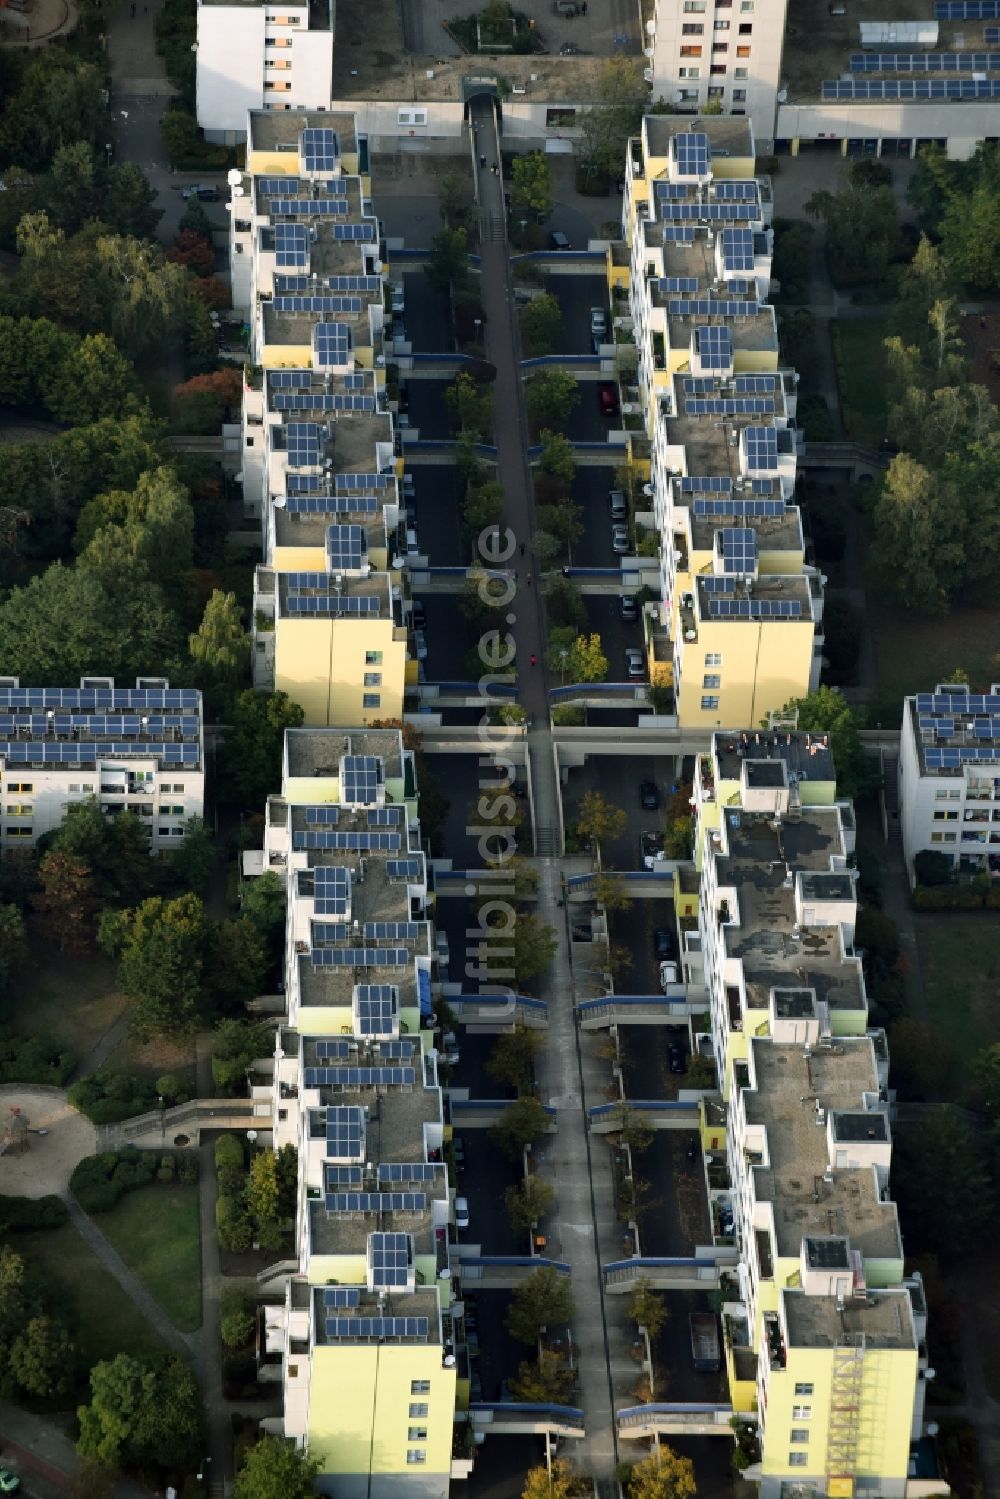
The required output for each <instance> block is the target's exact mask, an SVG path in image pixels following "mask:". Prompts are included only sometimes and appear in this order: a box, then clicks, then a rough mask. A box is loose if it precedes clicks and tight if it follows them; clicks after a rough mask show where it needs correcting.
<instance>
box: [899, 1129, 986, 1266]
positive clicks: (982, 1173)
mask: <svg viewBox="0 0 1000 1499" xmlns="http://www.w3.org/2000/svg"><path fill="white" fill-rule="evenodd" d="M894 1164H895V1163H894ZM900 1167H901V1169H899V1170H898V1171H894V1172H893V1184H894V1186H896V1187H897V1193H896V1195H897V1198H898V1201H899V1211H900V1217H901V1219H902V1220H903V1221H904V1222H906V1223H909V1225H910V1230H909V1231H910V1234H911V1235H912V1236H915V1237H916V1241H917V1242H916V1252H918V1253H919V1252H921V1251H930V1252H931V1253H934V1254H938V1255H940V1257H941V1259H942V1260H947V1261H951V1260H957V1259H960V1258H961V1256H962V1255H963V1254H964V1253H965V1252H966V1249H967V1246H968V1245H969V1244H971V1243H974V1242H975V1241H976V1240H977V1238H978V1237H979V1235H980V1234H981V1233H982V1232H983V1231H984V1229H985V1227H986V1225H987V1224H988V1223H989V1222H990V1220H991V1218H992V1215H993V1212H994V1187H993V1182H992V1179H991V1173H990V1170H989V1165H988V1162H987V1160H986V1154H985V1150H984V1148H983V1142H982V1141H981V1139H980V1138H979V1137H978V1136H976V1135H975V1134H974V1133H973V1132H972V1130H971V1129H970V1128H969V1126H968V1124H966V1122H965V1120H964V1119H962V1118H961V1116H960V1115H958V1114H956V1113H955V1112H954V1110H952V1109H949V1108H939V1109H934V1110H932V1112H931V1113H929V1114H928V1116H927V1118H926V1119H924V1120H922V1121H921V1123H920V1124H919V1125H918V1126H917V1127H916V1129H914V1130H912V1131H907V1132H906V1133H905V1134H904V1135H902V1136H901V1140H900Z"/></svg>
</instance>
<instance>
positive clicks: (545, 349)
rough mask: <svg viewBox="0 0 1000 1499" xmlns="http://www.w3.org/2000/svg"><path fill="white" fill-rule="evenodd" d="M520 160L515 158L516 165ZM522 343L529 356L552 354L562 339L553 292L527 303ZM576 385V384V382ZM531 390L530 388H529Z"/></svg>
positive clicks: (523, 310)
mask: <svg viewBox="0 0 1000 1499" xmlns="http://www.w3.org/2000/svg"><path fill="white" fill-rule="evenodd" d="M519 159H520V158H518V157H515V164H516V162H517V161H518V160H519ZM518 321H519V323H520V325H521V342H522V343H523V344H524V352H525V353H526V354H527V355H529V356H535V357H538V356H541V355H543V354H551V353H553V351H554V350H555V349H556V348H558V346H559V343H560V340H561V338H562V328H563V316H562V311H561V309H560V307H559V303H558V302H557V300H556V298H555V297H554V296H553V295H552V293H551V292H547V291H546V292H542V293H541V294H540V295H539V296H537V297H532V298H531V300H530V302H525V304H524V306H523V307H522V308H521V310H520V312H519V314H518ZM574 383H575V382H574ZM529 389H530V386H529Z"/></svg>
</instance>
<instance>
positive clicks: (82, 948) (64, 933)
mask: <svg viewBox="0 0 1000 1499" xmlns="http://www.w3.org/2000/svg"><path fill="white" fill-rule="evenodd" d="M38 879H39V883H40V886H41V888H40V889H39V890H38V891H36V893H35V895H34V896H33V897H32V905H33V906H34V908H35V910H36V911H38V912H39V913H40V914H41V915H42V916H43V917H44V919H45V925H46V929H47V930H48V931H49V932H50V933H51V934H52V938H53V939H54V941H55V942H56V944H57V945H58V948H59V951H60V952H68V953H72V954H73V956H74V957H79V956H81V955H82V954H83V953H86V952H89V951H90V949H91V947H92V946H93V943H94V918H95V915H96V912H97V896H96V892H95V889H94V876H93V874H92V873H91V871H90V868H89V866H88V865H87V864H85V863H84V861H83V860H82V859H74V858H73V856H72V854H68V853H63V852H62V851H61V850H59V849H53V850H52V852H51V853H47V854H46V855H45V857H44V858H43V859H42V860H41V862H40V864H39V866H38Z"/></svg>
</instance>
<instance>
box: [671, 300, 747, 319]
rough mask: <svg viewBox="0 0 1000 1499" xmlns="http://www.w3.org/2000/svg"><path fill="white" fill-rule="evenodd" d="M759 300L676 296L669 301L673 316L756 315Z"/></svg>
mask: <svg viewBox="0 0 1000 1499" xmlns="http://www.w3.org/2000/svg"><path fill="white" fill-rule="evenodd" d="M758 308H759V304H758V303H757V302H738V301H736V300H731V299H729V298H719V297H675V298H672V299H671V300H670V301H669V302H668V303H667V311H668V313H669V314H670V315H671V317H754V316H755V314H756V313H757V311H758Z"/></svg>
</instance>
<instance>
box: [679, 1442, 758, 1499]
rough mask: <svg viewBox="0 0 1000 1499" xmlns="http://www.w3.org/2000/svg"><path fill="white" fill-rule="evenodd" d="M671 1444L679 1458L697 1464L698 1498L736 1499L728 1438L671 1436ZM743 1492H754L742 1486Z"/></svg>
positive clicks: (695, 1476) (696, 1485)
mask: <svg viewBox="0 0 1000 1499" xmlns="http://www.w3.org/2000/svg"><path fill="white" fill-rule="evenodd" d="M670 1445H671V1447H672V1448H673V1449H674V1451H675V1452H676V1453H677V1454H678V1455H679V1456H680V1457H689V1458H690V1459H691V1461H692V1463H694V1483H695V1492H696V1494H697V1495H698V1499H733V1494H734V1492H735V1488H734V1475H733V1465H732V1457H733V1443H732V1442H731V1441H730V1440H729V1439H728V1437H724V1436H718V1437H671V1438H670ZM739 1488H740V1492H741V1493H744V1494H747V1493H752V1492H754V1491H753V1490H752V1489H750V1487H749V1486H748V1485H747V1484H745V1483H742V1482H741V1483H740V1486H739Z"/></svg>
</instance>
